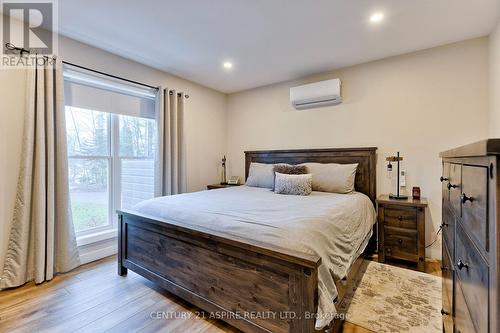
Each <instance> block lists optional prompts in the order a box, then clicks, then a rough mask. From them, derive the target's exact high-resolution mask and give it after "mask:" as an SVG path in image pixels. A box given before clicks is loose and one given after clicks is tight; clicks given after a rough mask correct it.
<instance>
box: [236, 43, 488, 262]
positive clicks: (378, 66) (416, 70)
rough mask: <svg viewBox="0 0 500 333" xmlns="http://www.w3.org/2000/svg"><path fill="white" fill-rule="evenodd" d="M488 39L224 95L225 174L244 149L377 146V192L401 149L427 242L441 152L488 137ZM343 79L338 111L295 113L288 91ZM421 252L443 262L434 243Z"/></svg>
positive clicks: (240, 164)
mask: <svg viewBox="0 0 500 333" xmlns="http://www.w3.org/2000/svg"><path fill="white" fill-rule="evenodd" d="M487 56H488V40H487V38H479V39H473V40H468V41H464V42H461V43H456V44H452V45H447V46H442V47H438V48H433V49H430V50H425V51H421V52H416V53H412V54H407V55H402V56H397V57H392V58H388V59H384V60H380V61H375V62H371V63H367V64H362V65H357V66H353V67H349V68H345V69H341V70H337V71H334V72H330V73H324V74H320V75H315V76H311V77H308V78H305V79H303V80H297V81H292V82H285V83H280V84H275V85H271V86H267V87H262V88H257V89H253V90H249V91H244V92H241V93H235V94H232V95H229V96H228V138H227V145H228V158H229V163H228V165H229V168H230V169H229V174H231V175H239V176H241V177H243V176H244V154H243V152H244V151H245V150H253V149H279V148H320V147H362V146H376V147H378V165H377V173H378V174H377V187H378V193H387V192H389V191H390V190H391V187H390V184H389V182H388V181H387V179H386V176H385V166H386V162H385V157H386V156H388V155H392V154H394V153H395V152H396V151H398V150H399V151H400V152H401V153H402V155H403V156H404V159H405V161H404V162H405V165H406V171H407V175H408V176H407V183H408V185H409V188H410V189H411V187H412V186H420V187H421V189H422V195H423V196H426V197H428V198H429V200H430V209H429V210H428V213H427V225H426V234H427V235H426V238H427V242H426V243H430V242H431V240H433V239H434V237H435V236H434V234H435V232H436V230H437V228H438V226H439V224H440V220H441V184H440V182H439V176H440V174H441V162H440V159H439V157H438V154H439V152H440V151H442V150H445V149H448V148H453V147H455V146H459V145H462V144H467V143H470V142H473V141H475V140H479V139H482V138H485V136H486V133H487V128H488V124H487V117H488V103H487V99H488V97H487V90H488V82H487V80H488V60H487ZM330 78H340V79H341V80H342V83H343V96H344V102H343V103H342V104H341V105H339V106H335V107H326V108H321V109H312V110H305V111H297V110H294V109H293V108H292V107H291V106H290V103H289V88H290V87H291V86H294V85H298V84H303V83H309V82H313V81H319V80H324V79H330ZM427 255H428V256H431V257H439V256H440V244H439V242H437V243H436V245H435V246H433V247H432V248H430V249H429V250H428V252H427Z"/></svg>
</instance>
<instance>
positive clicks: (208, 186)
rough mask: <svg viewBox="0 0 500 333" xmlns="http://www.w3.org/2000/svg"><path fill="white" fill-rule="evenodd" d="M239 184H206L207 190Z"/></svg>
mask: <svg viewBox="0 0 500 333" xmlns="http://www.w3.org/2000/svg"><path fill="white" fill-rule="evenodd" d="M240 185H241V184H237V185H229V184H210V185H207V190H215V189H218V188H226V187H235V186H240Z"/></svg>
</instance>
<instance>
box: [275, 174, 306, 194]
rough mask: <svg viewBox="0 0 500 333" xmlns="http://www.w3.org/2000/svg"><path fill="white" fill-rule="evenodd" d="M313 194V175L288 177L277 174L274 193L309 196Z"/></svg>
mask: <svg viewBox="0 0 500 333" xmlns="http://www.w3.org/2000/svg"><path fill="white" fill-rule="evenodd" d="M311 192H312V175H310V174H305V175H287V174H283V173H279V172H276V178H275V183H274V193H277V194H293V195H309V194H311Z"/></svg>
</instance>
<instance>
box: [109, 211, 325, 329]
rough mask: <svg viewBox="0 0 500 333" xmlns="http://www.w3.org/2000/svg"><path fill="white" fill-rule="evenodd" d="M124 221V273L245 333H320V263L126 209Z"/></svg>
mask: <svg viewBox="0 0 500 333" xmlns="http://www.w3.org/2000/svg"><path fill="white" fill-rule="evenodd" d="M119 223H120V225H119V251H118V274H119V275H125V274H127V269H131V270H133V271H134V272H136V273H138V274H140V275H142V276H144V277H146V278H148V279H150V280H152V281H154V282H156V283H158V284H159V285H160V286H161V287H163V288H165V289H166V290H168V291H169V292H171V293H173V294H175V295H177V296H179V297H181V298H182V299H184V300H186V301H188V302H190V303H192V304H194V305H196V306H198V307H200V308H201V309H203V310H205V311H207V312H206V313H205V315H206V316H207V317H209V318H216V319H222V320H224V321H226V322H228V323H229V324H231V325H233V326H234V327H236V328H239V329H241V330H243V331H245V332H314V319H313V316H312V315H313V314H315V312H316V309H317V302H318V300H317V298H318V290H317V288H318V272H317V267H318V266H319V264H320V262H321V259H320V258H319V257H317V256H310V255H304V254H300V253H291V252H290V251H287V250H285V249H281V248H271V247H269V246H268V245H266V246H264V245H263V244H255V243H252V242H251V241H248V240H242V239H236V238H234V237H230V238H228V237H227V235H225V236H222V235H218V234H216V233H214V232H212V231H211V232H210V233H209V232H206V231H204V230H201V229H196V228H195V229H193V228H185V227H183V226H181V225H178V224H176V223H175V222H171V221H160V220H158V219H156V218H155V219H153V218H151V217H148V216H145V215H138V214H136V213H129V212H126V211H119ZM310 315H311V316H310ZM306 317H310V318H309V319H307V318H306Z"/></svg>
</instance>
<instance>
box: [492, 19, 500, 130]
mask: <svg viewBox="0 0 500 333" xmlns="http://www.w3.org/2000/svg"><path fill="white" fill-rule="evenodd" d="M489 60H490V62H489V63H490V137H496V138H500V21H499V22H498V24H497V26H496V28H495V29H494V30H493V31H492V33H491V34H490V36H489Z"/></svg>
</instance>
